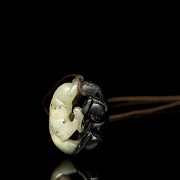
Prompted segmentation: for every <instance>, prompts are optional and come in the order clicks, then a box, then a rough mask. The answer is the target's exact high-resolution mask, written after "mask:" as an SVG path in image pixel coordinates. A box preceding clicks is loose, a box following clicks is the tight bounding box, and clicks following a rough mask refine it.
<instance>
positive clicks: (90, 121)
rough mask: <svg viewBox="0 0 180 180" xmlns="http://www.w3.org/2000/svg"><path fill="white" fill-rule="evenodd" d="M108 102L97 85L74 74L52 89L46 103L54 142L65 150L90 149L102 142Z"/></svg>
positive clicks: (76, 151) (106, 120)
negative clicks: (73, 76) (71, 78)
mask: <svg viewBox="0 0 180 180" xmlns="http://www.w3.org/2000/svg"><path fill="white" fill-rule="evenodd" d="M107 111H108V110H107V102H106V100H105V98H104V96H103V94H102V92H101V89H100V87H99V86H98V85H96V84H95V83H93V82H90V81H85V80H83V78H82V76H79V75H77V76H75V78H74V79H73V80H72V81H71V82H66V83H64V84H61V85H60V86H59V87H58V88H57V89H56V90H55V92H54V94H53V97H52V99H51V102H50V107H49V131H50V135H51V138H52V141H53V143H54V144H55V145H56V146H57V148H59V149H60V150H61V151H62V152H64V153H66V154H78V153H80V152H81V151H82V150H83V149H86V150H91V149H94V148H95V147H97V145H98V144H99V143H100V142H102V138H103V129H104V127H105V125H106V124H107V122H108V115H107Z"/></svg>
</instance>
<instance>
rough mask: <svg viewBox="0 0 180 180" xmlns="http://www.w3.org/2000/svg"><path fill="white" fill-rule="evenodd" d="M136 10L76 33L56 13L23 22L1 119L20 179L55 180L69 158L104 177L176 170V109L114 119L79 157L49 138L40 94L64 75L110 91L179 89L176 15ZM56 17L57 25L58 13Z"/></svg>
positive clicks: (135, 92)
mask: <svg viewBox="0 0 180 180" xmlns="http://www.w3.org/2000/svg"><path fill="white" fill-rule="evenodd" d="M150 14H151V13H150ZM133 17H134V15H132V16H131V17H130V18H129V19H128V20H125V22H124V23H123V24H122V25H121V21H120V20H119V19H118V21H115V22H113V23H112V20H110V24H111V25H110V26H109V27H110V28H109V29H111V30H110V31H109V29H108V30H107V29H106V27H103V28H102V29H101V28H100V29H101V30H100V29H99V30H98V28H96V27H94V28H95V29H90V32H86V29H83V30H81V31H80V32H79V31H78V32H77V33H74V31H75V30H74V29H73V30H72V28H67V29H66V26H63V27H60V28H56V27H55V25H53V23H51V22H52V19H53V18H54V17H53V18H52V19H49V20H47V19H46V18H45V20H42V21H41V18H40V19H39V21H37V18H34V20H33V21H32V22H33V23H30V22H29V21H27V29H28V30H26V28H25V29H24V22H26V19H25V20H24V21H22V22H21V23H20V24H23V28H19V29H20V30H18V32H17V33H15V35H14V36H15V37H16V38H17V39H16V40H15V41H14V42H15V44H13V51H9V52H8V53H10V54H12V55H13V57H12V58H10V59H12V60H15V59H16V60H19V59H20V60H21V61H20V62H19V61H14V62H15V65H16V67H15V66H13V67H12V68H13V69H14V71H13V72H12V71H11V70H10V69H9V66H10V65H11V66H12V64H11V63H10V64H9V61H7V62H8V68H7V71H5V72H6V74H8V75H9V73H11V75H10V79H9V80H7V83H9V82H10V88H9V89H8V90H9V91H10V93H8V97H9V99H10V100H8V105H7V106H5V107H6V109H8V112H7V113H6V114H5V115H6V117H7V118H5V119H7V122H8V123H7V125H6V126H2V130H3V129H5V133H4V134H3V136H2V139H5V141H6V143H7V144H8V145H9V146H8V148H7V149H8V150H9V151H8V153H7V156H5V157H10V158H8V160H6V163H8V174H12V175H13V176H15V175H14V173H11V172H12V170H14V169H16V170H15V173H18V179H21V178H22V179H28V178H30V179H37V180H38V179H43V180H46V179H47V180H50V178H51V176H52V174H53V171H54V170H55V168H57V167H58V165H59V164H61V163H62V162H63V161H64V160H66V159H70V160H71V161H73V162H74V164H76V166H78V169H79V172H82V173H86V174H88V172H89V173H92V174H93V175H94V176H95V177H96V175H97V176H98V177H99V178H102V179H108V180H109V179H113V180H114V179H132V178H133V179H135V178H137V179H138V178H143V179H147V178H151V179H156V178H159V179H160V178H161V177H167V176H168V177H171V178H170V179H173V176H175V177H177V176H176V175H177V174H179V169H178V164H179V152H180V148H179V136H180V130H179V127H180V126H179V120H180V115H179V113H165V114H157V115H148V116H144V117H140V118H138V117H137V118H131V119H128V120H123V121H120V122H114V123H110V124H109V126H108V129H107V133H106V137H105V139H104V141H103V143H102V146H101V147H99V149H97V150H93V151H90V152H88V153H82V154H79V155H78V156H72V157H71V156H69V155H65V154H63V153H62V152H61V151H59V150H58V149H57V148H56V147H55V146H54V144H53V143H52V141H51V139H50V135H49V128H48V116H47V114H46V113H45V111H44V109H43V106H42V99H43V97H44V96H45V95H46V94H47V92H48V91H49V90H50V89H51V88H52V86H53V85H54V84H55V83H56V82H57V81H59V80H60V79H61V78H62V77H64V76H65V75H68V74H72V73H73V74H74V73H76V74H81V75H83V76H84V78H85V79H88V80H90V81H92V82H95V83H96V84H98V85H99V86H100V87H101V88H102V90H103V92H104V95H105V97H107V98H108V97H114V96H136V95H137V96H141V95H144V96H147V95H159V96H160V95H164V96H165V95H180V83H179V77H180V71H179V64H178V63H179V62H178V61H177V60H178V59H179V49H178V47H177V45H176V44H177V42H179V41H178V40H177V37H178V35H179V31H178V33H176V31H177V28H176V27H175V25H176V24H177V22H175V23H172V20H173V19H174V17H173V18H169V19H170V22H169V23H168V22H167V21H168V18H164V21H162V18H160V19H159V20H156V19H157V18H154V19H153V20H152V21H148V20H147V19H146V18H145V19H141V18H142V17H144V16H143V14H141V18H139V17H138V18H135V19H133ZM18 19H19V18H18ZM139 19H141V20H139ZM138 20H139V21H138ZM154 20H156V23H154V22H155V21H154ZM47 21H48V24H47ZM137 21H138V22H137ZM34 22H36V23H35V24H34ZM68 22H69V21H68ZM54 24H59V19H58V21H56V22H55V23H54ZM98 24H99V23H98ZM105 24H106V23H105ZM119 25H120V27H118V26H119ZM47 26H48V27H47ZM30 27H31V28H30ZM167 27H171V31H170V30H169V29H167ZM10 29H12V28H10ZM22 29H23V30H22ZM62 29H63V31H64V32H62ZM80 29H81V28H80ZM87 29H88V30H89V25H88V27H87ZM19 32H20V33H19ZM60 32H61V33H60ZM92 32H94V33H92ZM18 33H19V34H18ZM10 34H11V33H10ZM17 34H18V35H19V36H18V35H17ZM64 34H66V36H64ZM19 37H21V39H20V38H19ZM79 37H81V38H82V39H81V40H80V39H79ZM62 38H64V41H63V42H62ZM176 41H177V42H176ZM17 43H19V44H20V45H17ZM16 48H17V49H16ZM11 82H13V83H11ZM12 84H13V85H12ZM5 87H6V86H5ZM2 96H3V95H2ZM13 110H14V112H12V111H13ZM9 115H12V118H9ZM9 127H11V129H13V131H11V129H10V128H9ZM12 132H13V133H12ZM7 134H8V136H7ZM5 147H7V145H5ZM2 154H3V155H4V153H2ZM11 156H12V157H13V158H15V159H13V158H11ZM93 175H92V176H93ZM72 176H73V175H72ZM77 177H79V178H80V174H79V173H74V176H73V177H71V178H72V179H73V178H76V179H77ZM124 177H125V178H124ZM81 179H82V178H81Z"/></svg>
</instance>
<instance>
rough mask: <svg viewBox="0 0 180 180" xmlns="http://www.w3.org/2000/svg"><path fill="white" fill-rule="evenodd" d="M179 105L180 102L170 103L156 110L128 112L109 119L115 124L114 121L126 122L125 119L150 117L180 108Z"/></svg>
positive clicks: (155, 108)
mask: <svg viewBox="0 0 180 180" xmlns="http://www.w3.org/2000/svg"><path fill="white" fill-rule="evenodd" d="M178 97H179V96H178ZM126 98H127V97H126ZM126 98H124V99H126ZM133 98H134V99H135V97H133ZM133 98H132V97H131V99H133ZM141 98H142V99H143V97H141ZM160 98H161V97H159V96H158V98H157V99H160ZM114 99H118V98H117V97H115V98H114ZM121 99H123V98H121ZM144 99H146V98H144ZM162 99H166V98H164V97H163V98H162ZM169 99H170V98H169ZM172 99H173V98H172ZM111 100H112V99H111ZM154 100H155V99H154ZM111 102H112V101H111ZM179 105H180V101H175V102H172V103H168V104H166V105H161V106H158V107H154V108H148V109H142V110H135V111H130V112H126V113H121V114H115V115H110V117H109V119H110V122H114V121H119V120H124V119H127V118H130V117H133V116H136V117H137V116H138V117H139V116H142V115H148V114H152V113H156V112H158V111H162V110H166V109H169V108H173V107H176V106H179Z"/></svg>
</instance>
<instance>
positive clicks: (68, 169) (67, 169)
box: [50, 159, 102, 180]
mask: <svg viewBox="0 0 180 180" xmlns="http://www.w3.org/2000/svg"><path fill="white" fill-rule="evenodd" d="M60 179H64V180H73V179H78V180H81V179H82V180H87V179H89V180H100V179H102V175H100V174H99V173H97V172H92V171H89V170H88V169H86V168H82V167H81V166H80V165H79V164H78V163H77V162H76V161H72V160H71V159H65V160H63V161H62V162H61V163H60V164H59V165H58V166H57V167H56V168H55V169H54V170H53V172H52V174H51V178H50V180H60Z"/></svg>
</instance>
